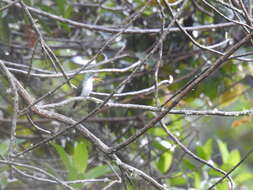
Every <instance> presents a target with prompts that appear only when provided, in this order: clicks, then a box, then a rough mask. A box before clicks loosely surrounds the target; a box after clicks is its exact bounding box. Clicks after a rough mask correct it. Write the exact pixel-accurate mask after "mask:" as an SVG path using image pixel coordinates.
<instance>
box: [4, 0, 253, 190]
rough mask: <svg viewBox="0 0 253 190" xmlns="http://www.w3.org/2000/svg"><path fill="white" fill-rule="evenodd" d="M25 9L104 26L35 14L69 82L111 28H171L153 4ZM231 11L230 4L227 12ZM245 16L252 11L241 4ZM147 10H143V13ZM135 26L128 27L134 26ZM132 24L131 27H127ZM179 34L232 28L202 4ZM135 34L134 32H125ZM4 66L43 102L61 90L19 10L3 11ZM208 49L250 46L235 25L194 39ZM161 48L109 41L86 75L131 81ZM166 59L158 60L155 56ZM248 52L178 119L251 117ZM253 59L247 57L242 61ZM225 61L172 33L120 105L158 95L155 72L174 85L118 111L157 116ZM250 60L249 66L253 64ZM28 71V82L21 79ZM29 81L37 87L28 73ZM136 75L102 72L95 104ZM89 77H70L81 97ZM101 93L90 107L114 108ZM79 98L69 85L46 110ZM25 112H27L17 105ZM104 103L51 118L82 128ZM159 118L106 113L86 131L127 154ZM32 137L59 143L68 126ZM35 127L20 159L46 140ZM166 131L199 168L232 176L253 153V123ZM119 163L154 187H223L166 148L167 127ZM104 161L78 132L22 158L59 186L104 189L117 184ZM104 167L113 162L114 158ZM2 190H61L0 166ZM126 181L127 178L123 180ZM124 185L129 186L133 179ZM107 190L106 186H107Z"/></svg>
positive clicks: (136, 183) (151, 38)
mask: <svg viewBox="0 0 253 190" xmlns="http://www.w3.org/2000/svg"><path fill="white" fill-rule="evenodd" d="M167 1H168V3H170V4H173V5H174V4H175V5H174V6H173V9H174V10H177V8H179V7H181V5H182V2H181V1H180V0H167ZM24 2H25V4H26V5H28V6H31V7H34V8H36V9H39V10H42V11H45V12H46V13H48V14H53V15H57V16H59V17H61V18H65V19H71V20H73V21H76V22H78V23H85V24H87V25H90V26H99V27H100V29H95V28H94V29H91V30H88V29H85V28H81V27H77V26H75V25H70V24H68V23H67V22H60V21H58V20H55V19H52V18H51V17H50V16H45V15H43V14H38V13H35V12H32V11H31V12H32V16H33V18H34V19H35V21H36V25H37V27H38V28H39V30H40V32H41V33H42V35H43V38H44V40H45V41H46V43H47V44H48V45H49V47H50V48H51V49H52V50H53V52H54V54H55V55H56V56H57V57H58V59H59V62H60V63H61V65H62V66H63V68H64V70H65V71H66V72H67V73H71V72H73V71H77V69H79V68H81V67H82V65H79V64H77V61H74V60H76V59H80V60H81V61H82V63H81V64H83V63H84V62H85V63H87V62H89V60H90V59H92V58H93V57H94V56H95V55H96V53H97V52H100V48H101V47H103V45H104V43H106V42H107V41H108V40H110V39H111V38H112V37H113V35H115V34H113V33H110V32H106V31H104V30H103V28H111V29H122V28H124V27H126V26H128V27H129V28H132V29H146V30H148V29H158V30H159V29H161V27H162V24H163V18H162V17H161V10H162V11H163V13H164V14H165V15H164V26H165V27H167V26H168V25H169V24H170V22H171V21H172V18H171V15H170V13H169V11H168V10H167V9H166V6H165V3H164V2H162V3H160V4H159V3H158V2H157V1H156V0H151V1H144V0H134V1H128V0H103V1H102V0H97V1H95V0H94V1H81V0H71V1H70V0H55V1H52V0H43V1H42V0H24ZM208 2H209V3H211V4H212V5H213V6H214V7H216V8H217V9H218V10H219V11H221V12H222V13H223V14H224V15H226V16H227V17H229V18H235V17H236V15H235V13H234V12H233V11H231V9H229V8H228V7H226V6H224V5H222V3H219V1H208ZM221 2H223V3H228V1H221ZM243 2H244V3H245V5H247V4H248V3H249V2H248V1H243ZM7 3H8V1H7V0H2V1H0V6H1V7H4V6H5V5H7ZM143 7H145V8H144V10H143V11H140V10H141V9H142V8H143ZM136 14H137V15H138V16H137V17H136V19H132V18H133V16H134V15H136ZM131 19H132V21H131ZM178 20H179V22H180V23H181V24H182V25H183V26H185V27H192V26H201V25H203V26H207V25H210V24H222V23H225V22H228V21H226V20H225V19H224V17H222V16H220V15H219V14H217V12H215V11H213V10H212V9H211V8H210V7H207V6H206V5H205V4H204V3H203V2H202V1H201V0H199V1H187V2H186V3H185V5H184V7H183V9H182V14H181V15H180V17H179V19H178ZM129 21H131V22H130V24H128V23H129ZM0 27H1V28H0V59H1V60H4V62H5V64H6V66H7V67H8V68H9V70H10V71H11V72H12V73H13V74H14V75H15V77H16V78H17V79H18V80H19V81H20V82H21V83H22V84H23V86H24V87H25V88H26V90H28V91H29V92H30V93H31V94H32V95H33V96H34V97H36V99H38V98H39V97H41V96H43V95H44V94H46V93H48V92H49V91H51V90H53V89H54V88H56V87H57V86H58V85H59V84H61V83H62V82H64V78H63V77H62V76H60V77H59V75H60V72H59V70H58V68H55V67H54V66H53V65H52V62H50V60H49V57H48V56H47V55H46V54H45V52H44V51H43V50H42V48H41V44H40V42H39V39H38V37H37V34H36V32H35V30H34V28H33V26H32V24H31V21H30V20H29V18H28V17H27V15H26V14H25V13H24V11H23V10H22V9H21V8H20V7H18V6H11V7H9V8H8V9H4V10H1V11H0ZM189 34H191V35H193V36H194V37H195V40H196V41H197V42H199V43H200V44H205V45H206V46H211V45H213V44H217V43H220V42H222V41H224V40H227V39H228V40H229V43H224V44H223V45H220V46H218V48H217V50H219V51H221V52H224V51H225V50H226V49H227V48H228V47H229V46H230V45H231V44H233V43H235V42H237V41H238V40H240V39H241V38H242V36H244V35H245V32H244V31H243V29H241V28H239V26H237V25H234V26H232V25H230V26H226V27H225V26H224V27H220V28H216V29H203V30H195V31H190V32H189ZM160 38H161V33H160V32H159V33H151V32H149V33H130V32H129V33H128V32H126V33H123V34H121V35H119V36H118V37H117V38H116V39H115V40H113V41H112V42H111V43H109V45H107V47H106V48H104V49H103V51H102V52H100V53H99V55H98V56H96V57H95V63H96V64H97V65H96V64H94V68H92V67H93V66H92V64H91V65H90V67H88V68H87V69H108V68H109V69H113V68H118V69H123V68H126V67H129V66H131V65H133V64H134V63H135V62H136V61H138V60H142V59H144V58H145V56H147V55H148V54H149V52H150V51H151V50H152V48H154V46H155V44H156V43H157V42H158V40H159V39H160ZM161 52H162V57H161V59H160V58H159V54H160V53H161ZM250 52H252V44H251V43H250V42H249V43H247V44H245V45H244V46H243V47H241V48H240V50H239V51H237V52H236V55H238V56H239V55H243V54H245V56H241V57H240V58H243V59H238V58H237V59H236V58H233V59H229V60H228V61H227V63H226V64H225V65H224V66H222V68H220V69H219V70H218V71H217V72H215V73H214V74H212V75H211V76H210V77H208V78H207V79H205V80H204V81H203V82H202V83H201V84H199V85H198V86H197V87H196V88H194V89H193V90H192V91H191V93H189V94H188V95H187V96H186V97H185V98H184V99H183V100H182V101H180V103H179V104H178V105H177V106H176V108H175V109H190V110H223V111H243V110H247V109H251V107H252V104H253V101H252V98H251V97H253V91H252V87H253V78H252V71H253V67H252V64H251V62H252V55H251V54H250ZM247 53H249V55H246V54H247ZM120 55H122V57H121V58H118V59H116V60H114V61H109V62H107V63H106V64H100V63H103V62H106V61H107V60H109V59H111V58H114V57H116V56H120ZM218 57H219V55H217V54H214V53H211V52H210V51H206V50H203V49H200V48H198V47H196V46H195V45H194V44H193V43H192V42H191V41H190V40H189V38H188V37H187V36H185V35H184V34H183V33H182V32H180V31H176V32H170V33H169V34H168V35H167V36H166V37H165V39H164V40H163V43H162V51H159V50H156V51H155V52H154V53H153V54H152V55H151V56H150V57H149V58H148V59H147V60H146V61H145V64H144V65H143V66H142V67H141V68H140V69H139V70H138V72H137V73H135V75H134V77H133V79H132V80H131V82H129V83H127V84H126V85H124V86H123V87H122V88H121V89H120V90H121V91H120V92H121V93H125V92H132V91H138V90H141V89H145V88H148V87H151V86H152V85H154V84H155V71H156V67H157V65H158V63H159V72H158V80H159V81H163V80H170V79H173V82H172V83H171V84H169V85H162V86H160V87H159V90H158V91H157V94H158V97H157V98H155V92H152V93H148V94H141V95H135V96H122V97H114V98H112V100H111V101H112V102H115V103H129V104H130V103H131V104H141V105H149V106H157V102H159V103H160V104H161V105H162V104H163V103H164V102H165V101H166V100H167V99H168V98H169V97H170V96H171V95H173V93H175V92H176V91H177V90H179V89H181V88H182V87H183V86H184V85H185V84H186V83H187V82H188V81H189V80H190V79H191V78H193V77H194V76H195V75H196V74H197V73H198V72H199V71H200V70H201V69H203V67H204V66H206V65H208V64H213V63H214V61H215V60H216V59H217V58H218ZM250 60H251V61H250ZM22 71H23V72H22ZM29 72H30V75H28V74H27V73H29ZM131 72H132V70H129V71H126V72H113V71H109V72H103V71H102V72H99V73H98V76H99V78H101V79H102V80H101V81H99V82H96V83H95V88H94V91H95V92H100V93H111V92H112V91H113V90H114V89H115V88H116V87H117V86H118V85H119V84H120V83H121V82H122V81H123V80H124V79H125V78H126V77H127V76H129V75H130V73H131ZM82 79H83V74H78V75H76V76H74V77H73V79H72V80H71V82H72V83H73V84H75V85H78V84H79V83H80V81H81V80H82ZM0 81H1V82H0V124H1V127H0V131H1V133H0V138H1V140H0V142H1V144H0V155H1V156H2V157H4V156H6V155H7V154H8V146H9V143H10V141H9V138H10V126H11V118H12V113H13V109H14V108H13V103H12V101H13V100H12V93H11V91H10V88H9V82H8V81H7V80H6V78H4V77H3V75H1V76H0ZM95 92H94V93H93V94H92V96H93V97H97V98H100V99H103V100H104V99H105V98H106V96H104V95H103V94H99V93H95ZM73 96H74V92H73V89H71V88H70V87H69V85H67V84H66V85H64V86H63V87H62V88H61V89H59V90H57V91H56V92H55V93H53V94H52V95H51V96H48V97H47V98H45V99H44V100H43V101H42V103H43V104H50V103H56V102H60V101H63V100H65V99H67V98H70V97H73ZM20 101H21V103H20V107H21V108H24V107H25V105H24V104H23V103H22V100H20ZM95 106H96V103H94V102H90V101H82V102H80V104H79V105H78V107H77V109H75V110H73V109H72V103H69V104H66V105H64V106H61V107H56V108H53V110H54V111H56V112H58V113H61V114H64V115H66V116H70V117H73V118H74V119H76V120H78V119H80V118H82V117H83V116H85V115H86V114H87V113H89V112H90V111H91V110H92V109H94V107H95ZM154 116H155V113H152V112H150V111H144V110H141V109H126V108H111V107H104V108H103V109H102V110H101V111H100V112H99V113H98V114H97V115H96V116H95V117H92V118H90V119H89V121H88V127H89V129H90V130H91V131H92V132H93V133H94V134H95V135H96V136H98V137H99V138H101V139H102V140H103V141H104V142H105V143H106V144H108V145H116V144H118V143H120V142H123V141H124V140H126V139H127V138H128V137H130V136H131V135H133V134H135V133H136V131H137V130H138V129H140V128H142V127H143V126H144V124H145V123H147V122H148V121H149V120H151V119H152V118H153V117H154ZM29 117H31V118H32V120H33V122H34V123H36V125H39V126H40V127H41V128H43V129H45V130H49V131H51V132H55V131H58V130H59V129H60V128H61V127H62V125H64V124H62V123H59V122H58V121H52V120H48V119H45V118H41V117H39V116H38V115H35V114H31V115H30V116H29ZM27 118H28V116H27V115H22V116H20V117H19V118H18V122H17V130H16V135H17V141H16V143H17V146H16V148H17V151H22V150H25V149H26V148H29V147H31V146H32V145H34V144H36V143H38V142H40V141H42V140H43V139H44V138H46V137H48V134H44V133H42V132H41V131H39V130H37V129H36V128H34V127H33V126H32V125H31V123H30V122H29V120H28V119H27ZM164 122H165V124H166V127H167V128H168V129H169V130H170V131H171V132H172V133H173V134H174V135H175V136H176V137H178V138H179V139H180V140H181V142H182V143H183V144H185V146H187V147H188V148H189V149H190V150H192V151H193V152H194V153H196V154H197V155H198V156H199V157H200V158H202V159H204V160H207V161H209V162H210V163H212V164H214V165H215V166H217V167H219V168H221V169H223V170H224V171H229V170H230V169H232V168H233V167H234V166H235V165H236V164H237V163H238V162H239V161H240V160H241V158H242V156H243V155H245V154H246V152H247V151H248V150H249V149H250V148H251V147H252V144H251V138H252V137H251V136H252V135H253V132H252V118H251V116H239V117H222V116H192V115H173V114H169V115H167V116H166V117H165V118H164ZM122 154H123V155H125V157H122V158H121V159H122V160H123V161H126V162H128V163H130V164H132V165H134V166H136V167H137V168H139V169H141V170H143V171H145V172H146V173H147V174H149V175H150V176H152V177H154V178H155V179H156V180H157V181H158V182H160V183H162V184H166V185H167V186H168V189H173V190H174V189H176V190H177V189H196V190H202V189H207V188H208V187H209V186H211V185H212V184H213V183H215V182H216V181H217V179H218V177H221V174H218V173H217V172H215V171H213V170H212V169H210V168H208V167H207V166H204V165H202V164H200V163H198V162H196V161H195V160H193V159H192V158H190V157H189V156H187V155H185V153H184V152H183V151H182V150H181V149H180V148H179V147H178V146H177V145H175V143H174V142H173V141H172V140H171V139H170V138H169V137H168V136H167V134H166V133H165V132H164V130H163V129H162V128H160V126H159V124H157V125H156V126H155V127H154V128H152V129H151V130H149V131H148V133H146V134H145V135H143V136H142V137H141V138H139V139H138V140H137V141H136V142H134V143H132V144H130V145H129V146H128V147H126V148H125V149H124V150H123V151H122ZM105 157H106V156H105V155H102V154H101V153H100V151H99V150H97V149H96V148H95V147H94V146H93V145H92V144H91V143H90V142H88V141H87V140H85V139H84V138H83V137H82V136H81V135H80V134H78V133H77V132H76V131H75V130H71V131H69V132H68V133H65V134H64V135H62V136H61V137H58V138H57V139H55V140H54V141H52V142H51V143H49V144H45V145H43V146H40V147H39V148H37V149H35V150H33V151H32V152H30V153H28V154H26V155H24V157H22V158H18V159H17V161H18V162H21V163H29V164H31V165H36V166H38V167H41V168H44V169H45V170H47V171H48V172H50V173H51V174H53V175H55V176H57V177H59V178H62V179H65V180H82V179H98V178H103V177H108V178H115V174H114V173H113V171H112V168H111V166H110V165H109V164H108V162H109V160H107V161H105ZM106 159H107V158H106ZM252 164H253V158H252V156H251V157H250V158H249V159H248V160H246V161H245V162H244V163H243V164H242V165H241V166H240V167H239V168H238V169H237V170H236V171H234V172H233V173H232V178H233V179H234V181H235V183H236V189H243V190H245V189H251V187H252V186H253V180H252V178H253V171H252ZM0 166H1V167H0V168H1V170H0V187H1V189H12V190H13V189H43V188H45V184H47V189H63V188H62V187H61V186H59V185H56V184H53V183H48V182H41V181H33V182H32V179H28V178H25V177H22V175H21V174H20V173H17V174H16V175H14V176H12V177H13V178H12V180H10V168H9V167H8V166H6V165H0ZM117 171H118V172H119V173H120V169H117ZM121 175H122V176H121V177H122V178H126V179H124V183H122V184H116V185H114V186H112V187H111V189H152V188H153V187H152V186H150V185H149V184H147V183H145V181H143V180H141V179H139V178H136V177H135V176H134V174H121ZM125 175H127V177H125ZM105 184H106V183H105ZM73 187H74V188H76V189H102V188H103V187H104V183H102V184H101V183H98V182H97V183H83V184H74V185H73ZM215 189H217V190H227V189H229V188H228V183H227V181H226V180H225V181H224V182H223V183H220V184H219V185H217V186H216V187H215Z"/></svg>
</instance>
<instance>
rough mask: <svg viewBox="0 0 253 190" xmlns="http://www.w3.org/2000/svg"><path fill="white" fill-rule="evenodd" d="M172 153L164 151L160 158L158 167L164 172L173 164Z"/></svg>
mask: <svg viewBox="0 0 253 190" xmlns="http://www.w3.org/2000/svg"><path fill="white" fill-rule="evenodd" d="M172 158H173V156H172V153H171V152H164V153H163V154H162V155H161V156H160V159H159V161H158V163H157V167H158V169H159V170H160V171H161V172H162V173H165V172H167V171H168V169H169V168H170V166H171V162H172Z"/></svg>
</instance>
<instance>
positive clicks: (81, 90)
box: [73, 73, 97, 108]
mask: <svg viewBox="0 0 253 190" xmlns="http://www.w3.org/2000/svg"><path fill="white" fill-rule="evenodd" d="M95 79H97V78H96V77H95V73H88V74H86V75H85V77H84V79H83V81H82V82H81V83H80V85H79V86H78V88H77V91H76V96H82V97H85V98H87V97H88V96H89V95H90V93H91V92H92V90H93V81H94V80H95ZM77 103H78V102H77V101H76V102H75V103H74V104H73V108H75V107H76V106H77Z"/></svg>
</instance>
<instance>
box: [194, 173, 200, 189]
mask: <svg viewBox="0 0 253 190" xmlns="http://www.w3.org/2000/svg"><path fill="white" fill-rule="evenodd" d="M200 183H201V177H200V175H199V174H198V173H197V172H194V187H195V188H196V189H199V188H200Z"/></svg>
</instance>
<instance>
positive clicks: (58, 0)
mask: <svg viewBox="0 0 253 190" xmlns="http://www.w3.org/2000/svg"><path fill="white" fill-rule="evenodd" d="M55 2H56V5H57V8H58V11H59V14H60V15H61V16H63V15H64V11H65V5H66V1H65V0H55Z"/></svg>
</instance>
